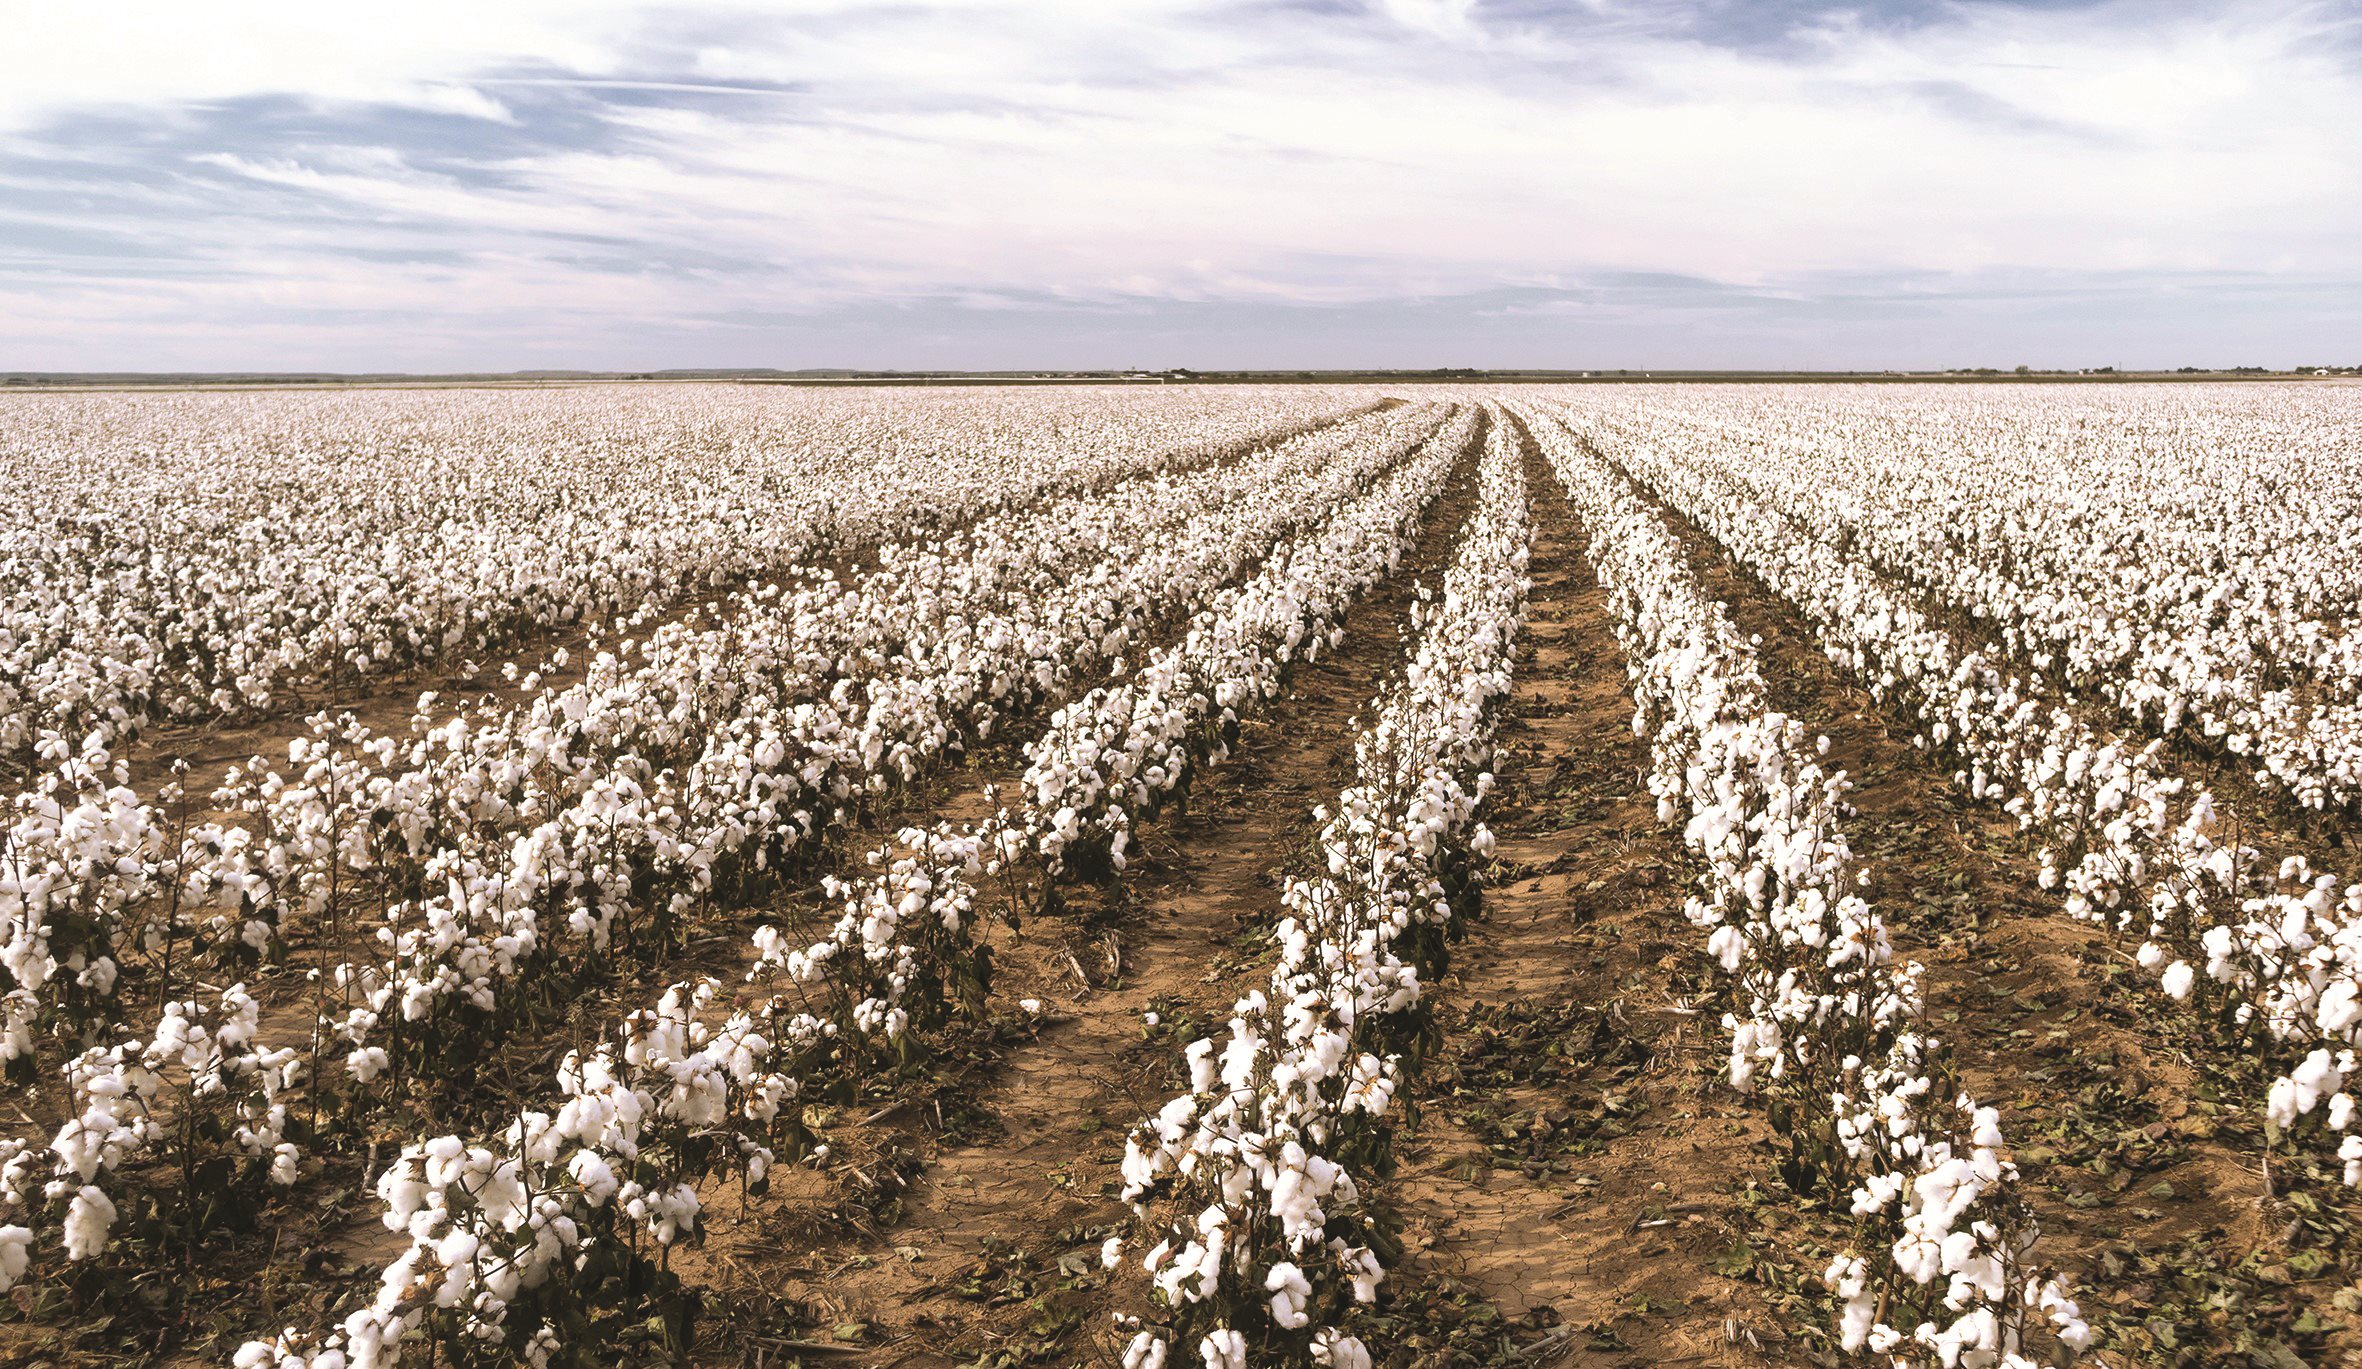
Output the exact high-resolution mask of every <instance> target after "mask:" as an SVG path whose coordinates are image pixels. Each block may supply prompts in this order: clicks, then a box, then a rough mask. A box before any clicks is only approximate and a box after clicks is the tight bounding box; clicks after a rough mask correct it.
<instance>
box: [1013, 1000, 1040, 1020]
mask: <svg viewBox="0 0 2362 1369" xmlns="http://www.w3.org/2000/svg"><path fill="white" fill-rule="evenodd" d="M1017 1006H1018V1007H1020V1008H1023V1009H1025V1011H1026V1013H1027V1014H1028V1015H1029V1016H1033V1017H1039V1016H1041V1012H1042V1001H1041V1000H1040V999H1038V998H1020V999H1018V1000H1017Z"/></svg>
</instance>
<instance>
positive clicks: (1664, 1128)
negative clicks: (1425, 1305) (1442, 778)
mask: <svg viewBox="0 0 2362 1369" xmlns="http://www.w3.org/2000/svg"><path fill="white" fill-rule="evenodd" d="M1526 445H1527V452H1528V458H1527V471H1526V475H1527V482H1528V489H1529V492H1530V495H1531V497H1532V499H1533V504H1534V542H1533V560H1532V565H1531V569H1530V575H1531V578H1532V581H1533V587H1532V590H1531V592H1530V593H1529V596H1528V598H1527V608H1526V612H1527V619H1526V627H1525V634H1526V643H1525V651H1524V653H1523V654H1522V655H1521V658H1520V660H1519V662H1518V665H1517V671H1516V679H1515V686H1514V692H1513V693H1512V695H1511V702H1510V706H1509V712H1508V715H1507V716H1506V717H1505V718H1504V720H1503V722H1502V739H1503V743H1504V744H1503V748H1502V749H1503V755H1502V759H1501V761H1500V762H1499V763H1498V764H1497V765H1496V768H1495V775H1496V779H1497V781H1498V785H1499V787H1498V788H1497V789H1496V790H1495V792H1494V794H1493V796H1492V798H1491V800H1490V801H1489V804H1488V808H1487V812H1486V815H1485V820H1486V823H1487V825H1488V826H1490V827H1491V828H1492V830H1493V832H1494V835H1495V837H1496V839H1497V841H1498V845H1497V847H1496V849H1495V852H1494V859H1495V861H1496V862H1497V865H1496V868H1495V870H1494V872H1493V874H1492V876H1491V877H1490V882H1489V884H1488V887H1487V888H1486V890H1485V895H1484V911H1483V913H1482V915H1481V920H1480V921H1478V922H1476V923H1475V924H1474V925H1473V926H1472V927H1471V928H1470V929H1469V936H1468V939H1467V940H1466V941H1464V942H1463V943H1461V946H1460V947H1459V949H1458V951H1457V953H1456V957H1455V959H1456V963H1455V965H1454V967H1453V970H1452V972H1451V973H1450V974H1449V975H1448V976H1447V977H1446V979H1445V981H1444V982H1443V983H1442V984H1441V985H1439V986H1437V987H1436V989H1435V991H1434V992H1435V997H1436V1001H1437V1003H1438V1005H1439V1011H1438V1025H1439V1026H1440V1027H1441V1029H1442V1034H1443V1041H1444V1043H1445V1044H1444V1047H1443V1050H1442V1053H1441V1055H1440V1057H1439V1058H1438V1059H1436V1060H1435V1061H1434V1062H1433V1064H1432V1065H1431V1066H1430V1067H1429V1070H1428V1072H1427V1074H1426V1077H1425V1078H1424V1079H1423V1080H1422V1081H1421V1082H1420V1084H1419V1085H1418V1087H1417V1090H1416V1095H1415V1096H1416V1097H1417V1100H1418V1107H1419V1123H1418V1127H1417V1137H1416V1139H1415V1140H1413V1141H1411V1142H1408V1143H1407V1144H1406V1145H1405V1146H1404V1148H1403V1155H1404V1161H1403V1168H1402V1170H1401V1172H1400V1173H1399V1175H1398V1176H1397V1179H1396V1182H1395V1191H1396V1193H1397V1194H1398V1196H1399V1200H1400V1203H1401V1206H1402V1209H1403V1211H1404V1214H1405V1217H1406V1219H1407V1230H1406V1232H1405V1245H1406V1247H1407V1248H1408V1249H1409V1251H1410V1252H1411V1255H1410V1258H1409V1259H1408V1260H1407V1261H1406V1264H1405V1267H1404V1269H1403V1271H1402V1277H1401V1281H1400V1285H1399V1288H1398V1289H1397V1292H1398V1294H1400V1293H1409V1294H1410V1295H1411V1296H1414V1297H1417V1296H1420V1295H1425V1296H1427V1297H1429V1298H1431V1299H1432V1298H1433V1297H1435V1296H1436V1295H1439V1294H1440V1295H1447V1296H1448V1295H1449V1293H1450V1292H1452V1291H1453V1290H1455V1289H1465V1290H1467V1291H1469V1292H1471V1293H1473V1294H1475V1295H1476V1296H1478V1297H1481V1298H1483V1299H1484V1300H1486V1301H1488V1302H1490V1303H1491V1304H1492V1305H1493V1306H1494V1308H1495V1309H1496V1310H1497V1311H1498V1312H1499V1314H1500V1315H1501V1316H1502V1317H1503V1318H1504V1319H1505V1320H1506V1321H1508V1322H1510V1323H1512V1324H1513V1325H1514V1326H1515V1330H1514V1331H1513V1333H1512V1338H1513V1339H1514V1340H1515V1341H1517V1342H1518V1343H1520V1344H1522V1345H1529V1346H1530V1345H1532V1344H1534V1343H1535V1342H1537V1341H1538V1340H1541V1339H1544V1336H1545V1335H1546V1334H1547V1333H1546V1332H1545V1330H1544V1329H1545V1328H1548V1327H1552V1326H1561V1327H1564V1328H1567V1329H1565V1330H1561V1331H1559V1332H1557V1333H1556V1337H1557V1338H1558V1339H1560V1340H1562V1341H1563V1342H1564V1345H1565V1349H1564V1350H1563V1351H1561V1352H1560V1354H1559V1355H1558V1356H1557V1357H1556V1358H1555V1359H1553V1360H1552V1362H1554V1363H1560V1364H1574V1365H1600V1366H1607V1365H1644V1364H1675V1363H1697V1364H1706V1363H1715V1364H1746V1363H1757V1362H1761V1359H1760V1356H1755V1355H1752V1354H1751V1353H1749V1351H1748V1349H1747V1347H1746V1346H1744V1345H1739V1346H1733V1345H1732V1344H1731V1343H1730V1338H1729V1335H1728V1334H1727V1332H1726V1330H1725V1321H1726V1318H1735V1319H1737V1321H1738V1322H1739V1323H1741V1324H1742V1325H1745V1326H1747V1327H1748V1328H1749V1329H1751V1330H1753V1331H1754V1332H1755V1334H1756V1335H1757V1336H1758V1338H1759V1339H1760V1340H1761V1341H1762V1342H1763V1343H1764V1344H1766V1345H1776V1344H1777V1343H1778V1333H1777V1331H1776V1329H1775V1328H1774V1327H1773V1326H1772V1325H1771V1323H1770V1320H1769V1318H1767V1317H1766V1316H1765V1315H1764V1314H1763V1311H1762V1304H1761V1300H1760V1298H1759V1297H1757V1296H1756V1293H1755V1290H1754V1289H1753V1288H1752V1287H1751V1286H1750V1285H1746V1284H1742V1283H1739V1282H1737V1281H1736V1280H1734V1279H1731V1278H1726V1277H1723V1276H1720V1275H1717V1274H1716V1273H1714V1272H1713V1267H1714V1261H1715V1259H1716V1258H1717V1256H1719V1255H1721V1254H1722V1253H1723V1252H1724V1251H1726V1250H1728V1249H1729V1248H1730V1247H1731V1246H1732V1245H1733V1244H1734V1243H1739V1242H1741V1241H1742V1237H1740V1236H1739V1235H1738V1234H1737V1232H1738V1228H1739V1223H1738V1221H1737V1220H1735V1213H1736V1211H1737V1203H1736V1200H1735V1198H1734V1196H1733V1189H1734V1187H1736V1186H1738V1185H1739V1182H1740V1180H1741V1179H1742V1178H1743V1176H1746V1175H1749V1174H1752V1173H1755V1172H1757V1171H1758V1170H1760V1169H1761V1168H1763V1166H1762V1164H1761V1162H1760V1161H1759V1160H1758V1159H1756V1158H1755V1148H1756V1147H1757V1146H1758V1145H1759V1144H1761V1143H1762V1142H1763V1141H1764V1140H1765V1138H1766V1137H1767V1135H1768V1131H1767V1128H1766V1127H1765V1126H1764V1124H1763V1122H1762V1120H1761V1118H1760V1117H1759V1116H1757V1115H1756V1113H1755V1112H1754V1111H1753V1110H1751V1109H1749V1108H1747V1107H1746V1106H1744V1104H1743V1103H1741V1102H1740V1101H1739V1100H1737V1099H1736V1098H1735V1097H1733V1096H1732V1095H1731V1094H1730V1093H1729V1091H1728V1090H1726V1089H1717V1088H1715V1087H1714V1079H1715V1070H1716V1062H1717V1061H1718V1060H1719V1059H1720V1054H1719V1051H1718V1050H1717V1049H1716V1048H1715V1046H1714V1044H1713V1040H1712V1036H1711V1033H1712V1032H1713V1031H1714V1027H1713V1025H1712V1021H1713V1019H1712V1018H1711V1017H1710V1016H1703V1015H1697V1014H1695V1013H1693V1012H1691V1011H1690V1010H1689V1009H1688V1008H1687V1006H1686V1003H1687V1000H1689V999H1691V998H1693V997H1694V996H1696V995H1697V994H1698V993H1699V992H1700V990H1701V988H1702V987H1703V986H1702V985H1701V983H1700V979H1701V976H1702V973H1703V971H1704V970H1705V969H1706V968H1707V966H1706V961H1705V959H1704V957H1703V956H1702V955H1701V954H1700V953H1699V951H1698V947H1697V945H1696V939H1695V937H1694V935H1693V934H1692V931H1691V928H1690V926H1689V923H1688V922H1687V920H1686V919H1685V918H1684V916H1683V913H1682V906H1683V903H1684V901H1685V898H1686V892H1687V882H1688V879H1689V876H1690V873H1691V871H1692V868H1693V866H1692V862H1691V861H1690V859H1689V855H1688V853H1687V851H1686V850H1685V849H1684V848H1683V846H1682V844H1681V842H1680V839H1679V838H1678V836H1677V835H1675V834H1674V833H1673V832H1671V831H1669V830H1668V829H1667V828H1666V827H1665V826H1664V825H1663V824H1661V823H1659V822H1658V821H1657V816H1656V802H1655V799H1654V798H1653V797H1652V796H1651V795H1650V794H1649V792H1648V789H1647V786H1646V782H1645V778H1644V777H1645V774H1646V767H1647V761H1648V758H1647V752H1646V749H1645V746H1644V745H1643V743H1642V742H1641V741H1640V740H1639V739H1638V738H1636V737H1634V736H1633V733H1632V707H1633V705H1632V699H1631V696H1630V694H1629V693H1628V692H1627V689H1626V685H1625V674H1624V655H1623V649H1622V648H1621V646H1619V645H1618V643H1617V641H1616V638H1615V634H1614V629H1613V626H1612V624H1613V621H1614V620H1613V618H1612V616H1611V610H1610V608H1609V605H1608V602H1607V596H1606V594H1605V592H1604V591H1603V590H1602V588H1601V587H1600V584H1599V581H1598V580H1597V578H1596V577H1595V576H1594V575H1593V574H1592V571H1591V568H1590V566H1589V564H1588V563H1587V561H1586V559H1585V557H1584V555H1583V541H1584V533H1583V529H1582V527H1581V525H1580V523H1578V522H1577V520H1576V518H1575V515H1574V510H1573V509H1572V507H1571V506H1569V505H1568V503H1567V502H1566V498H1565V496H1564V494H1563V493H1562V492H1561V491H1560V490H1559V488H1558V483H1557V478H1556V477H1555V476H1554V475H1552V474H1551V473H1550V471H1549V468H1548V467H1547V466H1546V465H1544V464H1543V463H1542V462H1541V461H1540V459H1539V457H1538V455H1536V454H1535V451H1534V448H1533V446H1532V443H1531V442H1530V440H1529V441H1528V443H1527V444H1526Z"/></svg>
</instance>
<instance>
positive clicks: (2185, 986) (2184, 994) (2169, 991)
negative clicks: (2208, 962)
mask: <svg viewBox="0 0 2362 1369" xmlns="http://www.w3.org/2000/svg"><path fill="white" fill-rule="evenodd" d="M2197 981H2198V974H2197V971H2195V970H2193V969H2191V968H2190V962H2189V961H2186V960H2177V961H2175V962H2173V963H2172V964H2171V965H2168V966H2166V967H2165V973H2164V974H2162V975H2159V976H2158V977H2157V987H2158V988H2160V989H2163V990H2164V991H2165V995H2166V997H2168V998H2171V999H2173V1000H2174V1001H2176V1002H2182V1001H2185V1000H2187V999H2188V998H2189V996H2190V990H2191V989H2192V988H2193V987H2195V986H2196V984H2197Z"/></svg>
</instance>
